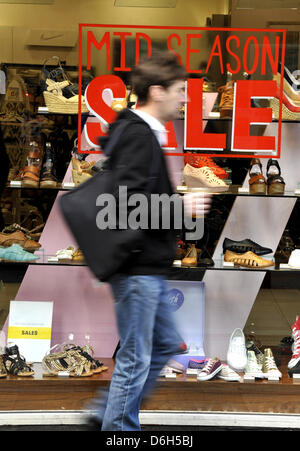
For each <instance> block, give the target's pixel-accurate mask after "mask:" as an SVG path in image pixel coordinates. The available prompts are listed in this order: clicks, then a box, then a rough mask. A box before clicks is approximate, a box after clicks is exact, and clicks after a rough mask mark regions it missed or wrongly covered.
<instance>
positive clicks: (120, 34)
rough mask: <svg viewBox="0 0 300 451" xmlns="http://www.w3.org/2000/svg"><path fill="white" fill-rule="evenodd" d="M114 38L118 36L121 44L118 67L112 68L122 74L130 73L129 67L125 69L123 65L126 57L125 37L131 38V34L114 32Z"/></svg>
mask: <svg viewBox="0 0 300 451" xmlns="http://www.w3.org/2000/svg"><path fill="white" fill-rule="evenodd" d="M114 36H120V42H121V52H120V55H121V56H120V67H114V70H115V71H122V72H127V71H131V68H130V67H126V64H125V57H126V51H125V48H126V47H125V37H126V36H132V33H129V32H126V31H116V32H115V33H114Z"/></svg>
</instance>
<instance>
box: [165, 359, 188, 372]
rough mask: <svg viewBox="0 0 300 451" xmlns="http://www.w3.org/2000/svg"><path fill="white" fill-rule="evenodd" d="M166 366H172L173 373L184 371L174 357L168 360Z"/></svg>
mask: <svg viewBox="0 0 300 451" xmlns="http://www.w3.org/2000/svg"><path fill="white" fill-rule="evenodd" d="M167 366H168V367H170V368H172V370H173V371H174V373H183V372H184V366H183V365H182V364H181V363H179V362H177V361H176V360H174V359H170V360H168V363H167Z"/></svg>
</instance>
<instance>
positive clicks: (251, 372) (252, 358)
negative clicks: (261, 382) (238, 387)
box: [245, 351, 265, 379]
mask: <svg viewBox="0 0 300 451" xmlns="http://www.w3.org/2000/svg"><path fill="white" fill-rule="evenodd" d="M247 357H248V358H247V365H246V368H245V375H247V376H251V377H256V378H257V379H264V377H265V376H264V373H263V372H262V370H261V369H260V367H259V365H258V363H257V359H256V355H255V352H254V351H248V352H247Z"/></svg>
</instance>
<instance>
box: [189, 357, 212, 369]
mask: <svg viewBox="0 0 300 451" xmlns="http://www.w3.org/2000/svg"><path fill="white" fill-rule="evenodd" d="M207 362H208V360H207V359H203V360H197V359H190V360H189V363H188V368H192V369H197V370H201V369H202V368H204V367H205V365H206V364H207Z"/></svg>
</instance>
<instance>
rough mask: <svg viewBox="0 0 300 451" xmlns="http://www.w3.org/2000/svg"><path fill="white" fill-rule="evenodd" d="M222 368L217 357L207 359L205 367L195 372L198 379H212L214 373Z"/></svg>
mask: <svg viewBox="0 0 300 451" xmlns="http://www.w3.org/2000/svg"><path fill="white" fill-rule="evenodd" d="M221 370H222V363H221V360H219V359H218V358H217V357H216V358H214V359H208V362H207V364H206V365H205V367H204V368H203V369H202V370H200V371H199V372H198V374H197V380H198V381H208V380H210V379H212V378H213V377H214V376H216V374H218V373H219V372H220V371H221Z"/></svg>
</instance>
